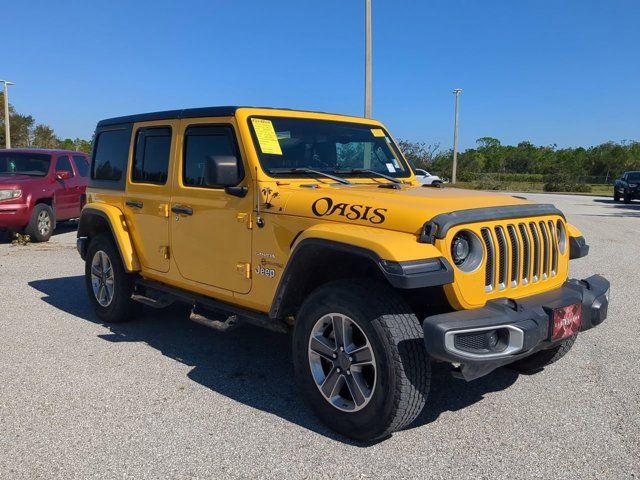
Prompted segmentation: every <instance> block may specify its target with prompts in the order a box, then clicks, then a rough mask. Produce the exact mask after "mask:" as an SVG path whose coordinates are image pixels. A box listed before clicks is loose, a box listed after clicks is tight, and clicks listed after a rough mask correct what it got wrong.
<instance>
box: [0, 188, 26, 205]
mask: <svg viewBox="0 0 640 480" xmlns="http://www.w3.org/2000/svg"><path fill="white" fill-rule="evenodd" d="M21 196H22V190H16V189H12V190H0V202H1V201H3V200H11V199H13V198H18V197H21Z"/></svg>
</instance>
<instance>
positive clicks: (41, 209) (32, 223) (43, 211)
mask: <svg viewBox="0 0 640 480" xmlns="http://www.w3.org/2000/svg"><path fill="white" fill-rule="evenodd" d="M42 215H45V216H47V217H48V219H49V228H48V230H47V231H46V232H44V233H43V232H41V231H40V229H39V226H38V222H39V219H40V216H42ZM55 223H56V221H55V216H54V214H53V209H52V208H51V207H50V206H49V205H47V204H45V203H38V204H37V205H36V206H35V207H34V208H33V213H32V214H31V219H30V220H29V224H28V225H27V227H26V228H25V229H24V233H25V235H29V239H30V240H31V241H32V242H35V243H39V242H48V241H49V239H50V238H51V235H53V230H54V228H55Z"/></svg>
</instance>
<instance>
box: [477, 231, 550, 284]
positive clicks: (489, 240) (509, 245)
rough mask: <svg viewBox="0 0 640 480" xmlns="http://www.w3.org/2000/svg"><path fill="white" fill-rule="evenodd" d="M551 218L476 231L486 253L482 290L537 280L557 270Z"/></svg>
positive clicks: (539, 280) (548, 277) (546, 277)
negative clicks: (483, 287) (480, 237)
mask: <svg viewBox="0 0 640 480" xmlns="http://www.w3.org/2000/svg"><path fill="white" fill-rule="evenodd" d="M557 232H558V229H557V226H556V223H555V221H553V220H545V221H538V222H531V221H529V222H517V223H511V224H506V225H498V226H496V227H492V228H488V227H483V228H481V230H480V233H481V236H482V241H483V243H484V246H485V249H486V252H487V255H486V259H487V260H486V264H485V291H487V292H491V291H493V290H504V289H506V288H515V287H517V286H519V285H527V284H530V283H537V282H541V281H544V280H547V279H550V278H553V277H555V276H556V275H557V273H558V262H559V256H560V253H559V250H558V235H557Z"/></svg>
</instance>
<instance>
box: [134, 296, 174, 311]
mask: <svg viewBox="0 0 640 480" xmlns="http://www.w3.org/2000/svg"><path fill="white" fill-rule="evenodd" d="M131 300H134V301H136V302H139V303H142V304H143V305H146V306H148V307H152V308H164V307H168V306H169V305H171V304H172V303H173V302H174V299H173V298H170V297H167V296H166V295H163V296H160V297H159V298H152V297H145V296H144V295H139V294H137V293H134V294H133V295H131Z"/></svg>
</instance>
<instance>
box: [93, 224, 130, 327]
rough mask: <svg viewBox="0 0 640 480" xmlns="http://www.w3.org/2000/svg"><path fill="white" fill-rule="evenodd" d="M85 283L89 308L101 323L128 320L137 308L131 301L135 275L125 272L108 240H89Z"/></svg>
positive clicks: (101, 236) (109, 239) (102, 236)
mask: <svg viewBox="0 0 640 480" xmlns="http://www.w3.org/2000/svg"><path fill="white" fill-rule="evenodd" d="M85 283H86V287H87V293H88V295H89V299H90V301H91V304H92V305H93V309H94V310H95V312H96V314H97V315H98V317H100V319H101V320H104V321H105V322H110V323H118V322H124V321H127V320H130V319H131V318H132V317H134V316H135V315H136V314H137V313H138V312H139V309H140V304H138V303H137V302H135V301H133V300H132V299H131V294H132V293H133V289H134V286H135V275H133V274H130V273H127V271H126V270H125V269H124V265H123V264H122V260H121V258H120V254H119V253H118V251H117V249H116V247H115V245H114V244H113V241H112V240H111V237H110V236H108V235H106V234H101V235H97V236H96V237H94V238H92V239H91V243H89V248H88V249H87V256H86V260H85Z"/></svg>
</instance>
